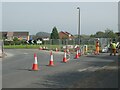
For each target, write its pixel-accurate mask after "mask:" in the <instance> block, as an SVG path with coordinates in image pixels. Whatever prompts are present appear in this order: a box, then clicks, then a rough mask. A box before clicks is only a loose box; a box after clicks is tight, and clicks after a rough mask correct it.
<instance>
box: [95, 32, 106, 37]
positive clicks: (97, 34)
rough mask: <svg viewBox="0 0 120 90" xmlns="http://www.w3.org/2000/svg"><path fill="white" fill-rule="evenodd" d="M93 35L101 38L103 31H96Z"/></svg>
mask: <svg viewBox="0 0 120 90" xmlns="http://www.w3.org/2000/svg"><path fill="white" fill-rule="evenodd" d="M95 37H96V38H103V37H104V32H102V31H98V32H96V34H95Z"/></svg>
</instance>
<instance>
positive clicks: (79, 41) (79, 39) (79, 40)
mask: <svg viewBox="0 0 120 90" xmlns="http://www.w3.org/2000/svg"><path fill="white" fill-rule="evenodd" d="M77 9H78V45H80V43H81V38H80V8H79V7H77Z"/></svg>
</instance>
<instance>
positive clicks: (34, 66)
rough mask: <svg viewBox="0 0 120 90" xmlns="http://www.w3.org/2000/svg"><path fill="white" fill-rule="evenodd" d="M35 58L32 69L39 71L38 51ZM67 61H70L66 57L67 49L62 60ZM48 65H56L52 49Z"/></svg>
mask: <svg viewBox="0 0 120 90" xmlns="http://www.w3.org/2000/svg"><path fill="white" fill-rule="evenodd" d="M34 60H35V61H34V63H33V65H32V70H34V71H37V70H39V69H38V63H37V54H36V53H34ZM67 61H68V60H67V58H66V51H65V52H64V56H63V61H62V62H64V63H66V62H67ZM48 66H54V61H53V53H52V51H51V52H50V60H49V64H48Z"/></svg>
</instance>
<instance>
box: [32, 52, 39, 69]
mask: <svg viewBox="0 0 120 90" xmlns="http://www.w3.org/2000/svg"><path fill="white" fill-rule="evenodd" d="M34 59H35V61H34V63H33V66H32V70H34V71H37V70H38V64H37V55H36V53H34Z"/></svg>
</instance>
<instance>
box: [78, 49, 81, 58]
mask: <svg viewBox="0 0 120 90" xmlns="http://www.w3.org/2000/svg"><path fill="white" fill-rule="evenodd" d="M78 56H79V57H80V56H81V52H80V48H79V49H78Z"/></svg>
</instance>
